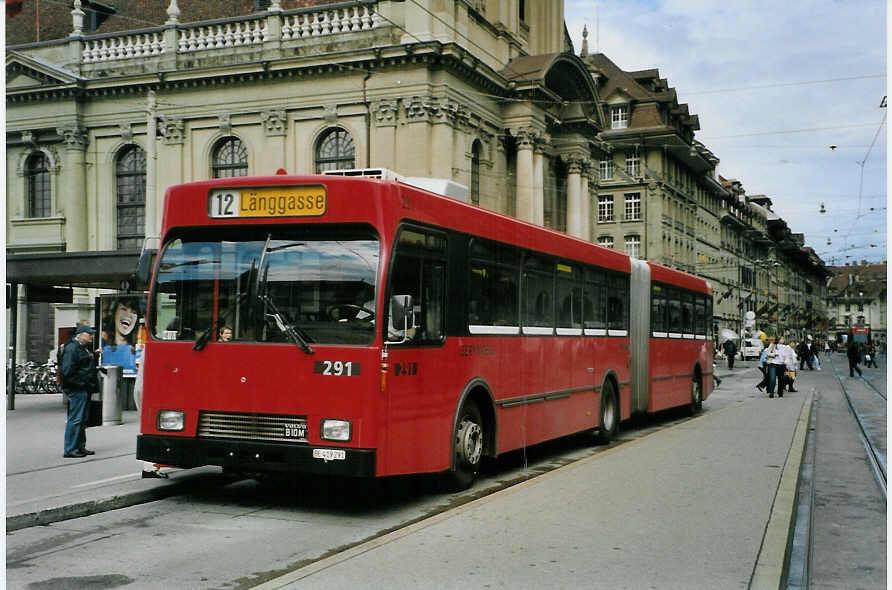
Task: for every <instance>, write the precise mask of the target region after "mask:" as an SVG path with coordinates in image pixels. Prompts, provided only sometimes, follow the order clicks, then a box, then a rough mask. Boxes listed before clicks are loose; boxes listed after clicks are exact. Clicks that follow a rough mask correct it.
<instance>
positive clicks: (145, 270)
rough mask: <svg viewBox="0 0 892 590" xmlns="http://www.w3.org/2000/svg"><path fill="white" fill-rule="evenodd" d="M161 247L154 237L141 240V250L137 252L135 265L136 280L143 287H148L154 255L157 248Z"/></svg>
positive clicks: (158, 240)
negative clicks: (137, 257)
mask: <svg viewBox="0 0 892 590" xmlns="http://www.w3.org/2000/svg"><path fill="white" fill-rule="evenodd" d="M160 246H161V240H160V239H159V238H156V237H149V238H146V239H144V240H143V242H142V248H141V249H140V252H139V262H138V263H137V265H136V279H137V280H138V281H139V282H140V283H142V284H143V285H148V284H149V280H150V279H151V278H152V268H153V267H154V263H155V255H156V254H158V248H159V247H160Z"/></svg>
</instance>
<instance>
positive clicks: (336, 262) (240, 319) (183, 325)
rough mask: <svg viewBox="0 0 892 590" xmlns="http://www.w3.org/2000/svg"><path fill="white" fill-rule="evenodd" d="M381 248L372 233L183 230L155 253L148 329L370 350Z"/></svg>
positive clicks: (167, 334) (168, 334)
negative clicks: (361, 346)
mask: <svg viewBox="0 0 892 590" xmlns="http://www.w3.org/2000/svg"><path fill="white" fill-rule="evenodd" d="M379 250H380V248H379V241H378V239H377V238H376V237H375V234H374V231H373V230H372V229H370V228H352V229H351V228H346V229H345V228H343V226H341V227H339V228H337V229H334V228H330V227H329V228H326V227H325V226H313V227H300V228H294V227H289V228H280V227H271V228H265V229H263V228H260V229H258V228H256V227H251V228H245V227H234V228H214V229H213V231H209V230H207V229H202V230H193V231H186V232H180V233H179V234H177V235H176V236H175V237H174V238H173V239H171V240H169V241H168V242H167V243H166V245H165V247H164V249H163V251H162V253H161V259H160V261H159V264H158V270H157V273H156V277H155V285H154V289H153V298H154V300H153V305H152V313H151V316H150V323H151V329H152V333H153V334H154V336H155V337H156V338H160V339H162V340H199V339H203V340H207V339H211V340H220V341H229V340H233V341H253V342H292V341H295V342H296V341H298V340H300V341H305V342H306V343H317V344H366V345H367V344H371V343H372V341H373V340H374V336H375V325H376V322H375V320H376V318H375V309H376V308H375V303H376V300H375V294H376V283H377V271H378V261H379ZM294 333H296V334H298V335H299V336H295V335H294Z"/></svg>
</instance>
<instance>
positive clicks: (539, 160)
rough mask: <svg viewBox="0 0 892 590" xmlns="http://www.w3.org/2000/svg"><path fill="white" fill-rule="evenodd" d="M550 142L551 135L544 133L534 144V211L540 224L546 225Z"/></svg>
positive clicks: (536, 221)
mask: <svg viewBox="0 0 892 590" xmlns="http://www.w3.org/2000/svg"><path fill="white" fill-rule="evenodd" d="M550 144H551V137H549V136H548V135H547V134H542V135H538V136H537V137H536V143H535V145H534V146H533V211H534V214H535V217H534V219H535V221H534V223H536V224H538V225H545V150H546V149H547V148H548V146H549V145H550Z"/></svg>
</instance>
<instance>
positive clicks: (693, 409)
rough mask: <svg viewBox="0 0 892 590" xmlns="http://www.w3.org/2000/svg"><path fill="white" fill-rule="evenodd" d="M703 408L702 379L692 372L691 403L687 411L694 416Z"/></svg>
mask: <svg viewBox="0 0 892 590" xmlns="http://www.w3.org/2000/svg"><path fill="white" fill-rule="evenodd" d="M702 409H703V380H702V379H700V376H699V375H698V374H696V373H695V374H694V377H693V378H692V379H691V404H690V405H689V406H688V413H690V415H691V416H696V415H697V414H698V413H699V412H700V410H702Z"/></svg>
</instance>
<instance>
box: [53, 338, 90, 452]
mask: <svg viewBox="0 0 892 590" xmlns="http://www.w3.org/2000/svg"><path fill="white" fill-rule="evenodd" d="M93 334H95V330H93V328H91V327H90V326H78V328H77V330H75V333H74V338H72V339H71V341H70V342H69V343H68V344H66V345H65V350H63V351H62V391H64V392H65V393H66V394H67V395H68V419H67V420H66V422H65V447H64V451H63V457H65V458H67V459H79V458H81V457H86V456H87V455H95V453H94V452H93V451H91V450H90V449H88V448H87V433H86V429H87V411H88V408H89V401H90V394H91V393H93V392H96V391H99V378H98V377H97V375H96V357H95V356H94V355H93V351H92V350H91V344H92V343H93Z"/></svg>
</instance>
